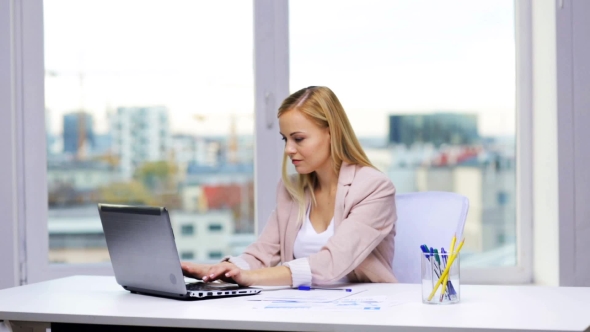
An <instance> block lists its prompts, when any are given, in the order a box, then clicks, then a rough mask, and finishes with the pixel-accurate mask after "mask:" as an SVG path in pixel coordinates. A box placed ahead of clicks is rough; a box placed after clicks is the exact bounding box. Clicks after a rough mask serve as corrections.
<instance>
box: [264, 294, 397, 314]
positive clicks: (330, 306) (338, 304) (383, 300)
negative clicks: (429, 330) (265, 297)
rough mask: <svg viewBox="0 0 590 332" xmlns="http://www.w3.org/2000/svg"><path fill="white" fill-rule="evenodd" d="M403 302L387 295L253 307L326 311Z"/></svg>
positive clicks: (377, 307) (374, 308) (379, 307)
mask: <svg viewBox="0 0 590 332" xmlns="http://www.w3.org/2000/svg"><path fill="white" fill-rule="evenodd" d="M401 304H404V302H403V301H400V300H394V299H393V298H390V297H387V296H373V297H346V298H343V299H340V300H335V301H332V302H298V301H292V302H288V301H270V302H268V301H262V302H257V303H254V309H266V310H273V309H288V310H292V309H299V310H309V309H313V310H326V311H382V310H386V309H388V308H390V307H393V306H396V305H401Z"/></svg>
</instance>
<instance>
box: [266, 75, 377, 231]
mask: <svg viewBox="0 0 590 332" xmlns="http://www.w3.org/2000/svg"><path fill="white" fill-rule="evenodd" d="M291 110H298V111H300V112H301V113H303V114H304V115H305V116H306V117H307V118H309V119H310V120H311V121H313V122H314V123H315V124H316V125H318V126H319V127H320V128H328V130H329V131H330V155H331V157H332V164H333V165H334V172H335V173H336V174H339V172H340V167H341V166H342V162H343V161H345V162H347V163H348V164H353V165H361V166H369V167H373V168H375V167H374V166H373V164H371V162H370V161H369V158H367V155H366V154H365V152H364V151H363V148H362V147H361V144H360V143H359V141H358V139H357V138H356V135H355V133H354V130H353V129H352V126H351V125H350V122H349V121H348V117H347V116H346V112H345V111H344V108H343V107H342V105H341V104H340V101H339V100H338V98H337V97H336V95H335V94H334V92H332V90H330V89H329V88H327V87H325V86H310V87H307V88H303V89H301V90H299V91H297V92H295V93H293V94H291V95H290V96H289V97H287V98H286V99H285V100H284V101H283V103H282V104H281V106H280V107H279V113H278V117H281V115H283V114H285V113H286V112H289V111H291ZM288 159H289V158H288V155H287V154H286V153H285V154H284V155H283V183H284V185H285V188H286V189H287V191H288V192H289V194H290V195H291V197H292V198H293V199H294V200H296V201H297V202H298V203H299V217H298V220H302V219H303V216H304V214H305V208H306V206H305V203H306V202H305V191H306V190H309V193H310V195H311V199H312V201H313V204H314V205H315V204H316V200H315V195H314V192H313V189H314V188H315V187H316V186H317V184H318V179H317V174H316V173H315V172H311V173H309V174H299V176H298V177H295V181H291V178H290V177H289V174H288V173H287V162H288Z"/></svg>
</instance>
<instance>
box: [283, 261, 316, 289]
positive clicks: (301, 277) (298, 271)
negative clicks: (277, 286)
mask: <svg viewBox="0 0 590 332" xmlns="http://www.w3.org/2000/svg"><path fill="white" fill-rule="evenodd" d="M283 265H284V266H287V267H289V269H291V280H292V285H293V287H299V286H311V267H310V266H309V259H307V257H306V258H299V259H295V260H292V261H290V262H286V263H284V264H283Z"/></svg>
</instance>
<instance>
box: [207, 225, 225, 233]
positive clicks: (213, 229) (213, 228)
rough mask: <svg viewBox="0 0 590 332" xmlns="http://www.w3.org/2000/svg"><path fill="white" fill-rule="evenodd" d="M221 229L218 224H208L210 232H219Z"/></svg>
mask: <svg viewBox="0 0 590 332" xmlns="http://www.w3.org/2000/svg"><path fill="white" fill-rule="evenodd" d="M222 230H223V226H222V225H220V224H209V231H210V232H221V231H222Z"/></svg>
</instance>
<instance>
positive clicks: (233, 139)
mask: <svg viewBox="0 0 590 332" xmlns="http://www.w3.org/2000/svg"><path fill="white" fill-rule="evenodd" d="M225 115H227V116H229V133H228V142H227V143H228V144H227V145H228V162H229V163H230V164H237V163H238V135H237V130H236V118H237V117H238V116H244V117H249V118H251V117H252V114H236V113H230V114H194V115H193V117H194V118H195V119H196V120H197V121H199V122H204V121H206V120H207V118H209V117H211V116H225Z"/></svg>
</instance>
